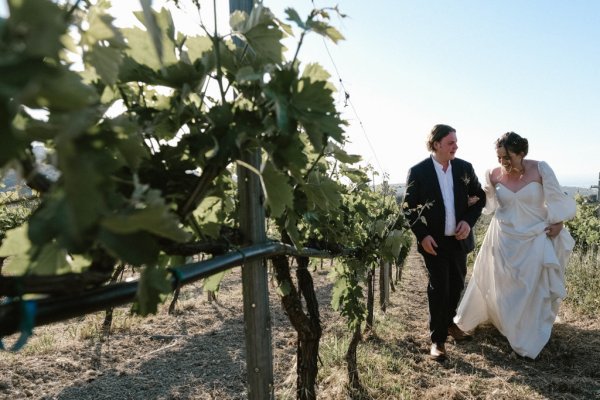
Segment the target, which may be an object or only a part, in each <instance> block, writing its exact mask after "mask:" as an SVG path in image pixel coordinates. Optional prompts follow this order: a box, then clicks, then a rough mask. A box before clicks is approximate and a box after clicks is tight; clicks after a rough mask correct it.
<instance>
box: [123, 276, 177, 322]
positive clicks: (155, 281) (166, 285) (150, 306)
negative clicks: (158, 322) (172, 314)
mask: <svg viewBox="0 0 600 400" xmlns="http://www.w3.org/2000/svg"><path fill="white" fill-rule="evenodd" d="M171 290H172V289H171V281H170V280H169V277H168V272H167V270H166V269H165V268H161V267H159V266H157V265H149V266H146V267H145V268H144V269H143V270H142V273H141V275H140V281H139V286H138V291H137V296H136V302H135V303H134V305H133V307H132V310H133V312H135V313H136V314H139V315H142V316H146V315H148V314H156V312H157V311H158V304H160V303H162V302H163V301H164V299H165V298H166V295H167V294H169V293H171Z"/></svg>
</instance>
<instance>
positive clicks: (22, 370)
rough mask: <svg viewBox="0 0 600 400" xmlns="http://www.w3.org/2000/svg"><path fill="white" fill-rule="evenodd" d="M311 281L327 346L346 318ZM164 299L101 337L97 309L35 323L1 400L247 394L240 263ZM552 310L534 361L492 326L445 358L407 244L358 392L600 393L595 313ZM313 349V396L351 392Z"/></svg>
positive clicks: (280, 332)
mask: <svg viewBox="0 0 600 400" xmlns="http://www.w3.org/2000/svg"><path fill="white" fill-rule="evenodd" d="M325 264H326V265H328V264H329V261H325ZM313 279H314V281H315V286H316V289H317V292H318V297H319V300H320V305H321V319H322V325H323V330H324V336H323V338H322V340H321V343H322V345H321V348H322V351H325V350H326V349H327V351H331V347H332V346H333V344H335V343H338V344H339V343H347V341H346V342H344V341H343V338H344V337H346V339H347V335H348V334H347V333H345V332H347V331H346V329H345V321H344V320H343V319H342V318H341V317H340V316H339V315H338V313H337V312H335V311H333V310H332V309H331V306H330V293H331V282H330V280H329V278H328V268H327V267H325V268H324V269H321V268H320V267H319V268H316V270H315V271H314V273H313ZM271 292H272V293H271V295H270V299H271V312H272V319H273V353H274V371H275V390H276V396H277V398H283V399H293V398H295V333H294V332H293V329H292V328H291V325H290V324H289V322H288V320H287V317H286V316H285V315H284V313H283V312H282V310H281V306H280V303H279V299H278V296H277V294H276V290H274V289H273V290H272V291H271ZM376 300H377V299H376ZM167 306H168V304H166V305H165V306H163V307H162V308H161V309H160V311H159V313H158V314H157V315H155V316H151V317H148V318H144V319H142V318H138V317H132V316H130V315H129V313H128V309H127V308H122V309H119V310H117V312H116V315H115V320H114V322H113V332H112V334H111V336H110V337H109V338H108V339H107V340H100V337H101V335H100V334H99V331H100V329H101V325H102V321H103V318H104V314H103V313H98V314H94V315H88V316H86V317H81V318H78V319H73V320H69V321H66V322H64V323H59V324H53V325H50V326H46V327H38V328H36V329H35V335H34V337H32V338H31V339H30V342H29V343H28V345H27V347H26V348H25V349H24V350H22V351H21V352H19V353H7V352H2V353H0V399H3V400H4V399H6V400H9V399H10V400H18V399H46V400H50V399H57V400H58V399H60V400H88V399H89V400H103V399H111V400H112V399H135V400H138V399H139V400H142V399H143V400H147V399H219V400H227V399H246V398H247V395H246V388H245V384H246V379H245V376H246V371H245V362H244V347H245V345H244V322H243V316H242V293H241V285H240V272H239V269H236V270H233V271H232V272H231V273H229V274H228V275H227V276H226V278H225V280H224V282H223V283H222V287H221V290H220V292H219V293H218V299H217V301H216V302H215V301H213V302H209V301H208V300H207V295H206V293H203V290H202V288H201V286H200V285H191V286H186V287H184V288H183V290H182V294H181V296H180V301H179V302H178V306H177V312H176V313H175V315H168V313H167ZM559 317H560V321H558V322H557V323H556V324H555V327H554V331H553V334H552V338H551V340H550V342H549V343H548V345H547V346H546V347H545V349H544V350H543V351H542V353H541V354H540V356H539V357H538V358H537V359H536V360H535V361H534V360H529V359H524V358H520V357H517V356H516V355H515V354H514V353H513V352H512V351H511V349H510V346H509V345H508V342H507V341H506V339H505V338H504V337H502V336H501V335H500V334H499V333H498V332H497V331H496V329H495V328H493V327H492V326H483V327H480V328H478V329H477V330H476V331H475V332H474V334H475V337H474V340H472V341H470V342H466V343H460V344H458V343H453V342H449V343H448V345H447V350H448V352H449V359H448V360H447V361H446V362H444V363H438V362H435V361H432V360H430V358H429V356H428V350H429V341H428V329H427V318H428V314H427V300H426V273H425V270H424V267H423V264H422V261H421V258H420V256H419V255H418V254H417V253H416V252H414V249H413V251H412V252H411V254H410V255H409V258H408V259H407V262H406V265H405V268H404V271H403V277H402V280H401V282H400V283H399V284H398V285H397V287H396V291H395V292H393V293H392V296H391V304H390V305H389V306H388V308H387V311H386V313H385V314H384V313H382V312H379V311H378V312H377V313H376V316H375V335H373V336H371V337H370V338H366V340H365V341H364V342H363V343H361V344H360V345H359V350H360V348H361V347H362V348H363V350H362V351H359V369H360V371H359V373H360V374H361V379H363V378H362V377H364V379H363V383H364V384H365V386H366V391H365V394H363V398H364V397H366V398H373V399H381V400H387V399H400V398H403V399H438V398H440V399H441V398H444V399H448V398H449V399H531V398H533V399H600V318H598V317H596V318H592V319H590V318H584V317H581V316H579V315H577V314H575V313H573V312H572V311H571V310H570V309H569V308H568V307H567V306H565V305H563V306H562V308H561V312H560V315H559ZM378 326H380V327H381V328H378ZM14 340H15V337H9V338H5V341H6V342H7V343H8V344H10V343H11V341H14ZM340 347H342V346H340ZM343 347H344V348H341V349H339V352H342V353H343V352H344V351H345V345H344V346H343ZM365 349H366V350H365ZM379 354H388V355H391V356H389V357H388V361H389V360H390V359H392V360H393V361H394V362H395V363H396V364H394V365H395V366H393V367H392V366H389V365H385V366H383V367H382V369H381V370H378V372H377V373H376V374H373V373H372V372H369V371H370V369H371V367H373V365H369V360H370V359H375V356H376V355H379ZM321 358H322V360H323V363H324V364H323V365H322V366H321V373H320V375H319V387H318V398H319V399H348V398H351V396H349V395H348V391H347V389H346V372H345V368H346V367H345V365H343V362H339V359H342V360H343V354H342V356H341V357H338V360H337V361H334V360H333V359H334V358H332V357H325V356H322V357H321ZM323 371H325V372H323ZM373 375H377V376H375V377H373ZM374 379H375V380H374ZM375 381H377V382H378V383H377V384H376V385H374V384H372V382H375ZM369 385H370V386H369ZM355 397H356V396H355Z"/></svg>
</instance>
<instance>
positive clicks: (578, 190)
mask: <svg viewBox="0 0 600 400" xmlns="http://www.w3.org/2000/svg"><path fill="white" fill-rule="evenodd" d="M390 189H391V190H393V191H394V192H395V193H396V197H397V198H399V199H401V198H402V197H403V196H404V191H405V190H406V184H405V183H391V184H390ZM562 189H563V191H564V192H565V193H566V194H567V195H568V196H571V197H575V196H576V195H578V194H579V195H581V196H583V197H587V198H589V199H590V200H592V201H596V200H597V196H598V189H591V188H583V187H576V186H562Z"/></svg>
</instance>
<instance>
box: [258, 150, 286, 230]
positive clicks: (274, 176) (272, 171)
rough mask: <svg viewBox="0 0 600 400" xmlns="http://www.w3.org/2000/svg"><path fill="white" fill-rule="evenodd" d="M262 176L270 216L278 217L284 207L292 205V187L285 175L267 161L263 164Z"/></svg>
mask: <svg viewBox="0 0 600 400" xmlns="http://www.w3.org/2000/svg"><path fill="white" fill-rule="evenodd" d="M262 177H263V181H264V184H265V189H266V192H267V193H265V200H266V203H267V205H268V206H269V209H270V210H271V216H272V217H273V218H278V217H280V216H281V215H282V214H283V212H284V211H285V209H286V208H288V207H289V208H292V206H293V200H294V196H293V194H292V187H291V186H290V184H289V183H288V178H287V176H286V175H284V174H283V173H281V172H280V171H278V170H277V169H276V168H275V167H274V166H273V164H272V163H271V162H269V161H267V162H266V163H265V165H264V168H263V170H262Z"/></svg>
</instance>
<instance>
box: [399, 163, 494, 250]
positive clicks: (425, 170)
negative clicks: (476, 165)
mask: <svg viewBox="0 0 600 400" xmlns="http://www.w3.org/2000/svg"><path fill="white" fill-rule="evenodd" d="M451 164H452V178H453V184H454V210H455V213H454V214H455V215H456V223H458V222H459V221H465V222H467V223H468V224H469V225H470V226H471V228H472V227H473V225H475V222H477V219H478V218H479V216H480V215H481V210H482V209H483V206H484V205H485V192H484V191H483V189H482V188H481V184H480V183H479V180H478V179H477V175H475V171H474V170H473V166H472V165H471V164H470V163H469V162H467V161H464V160H461V159H459V158H455V159H454V160H452V161H451ZM406 184H407V187H406V192H405V193H404V206H405V207H406V209H407V216H408V221H409V223H410V225H411V230H412V231H413V233H414V234H415V236H416V237H417V240H418V241H419V251H421V252H422V251H423V248H422V247H421V244H420V243H421V240H423V238H424V237H425V236H427V235H431V236H432V237H433V238H434V240H435V241H436V242H438V243H439V241H440V240H441V238H442V237H443V236H444V227H445V222H446V211H445V209H444V200H443V197H442V190H441V188H440V184H439V181H438V178H437V175H436V172H435V167H434V165H433V160H432V158H431V157H429V158H427V159H425V160H423V161H421V162H420V163H418V164H417V165H415V166H413V167H412V168H411V169H410V170H409V171H408V178H407V179H406ZM469 196H477V197H479V200H478V201H477V203H476V204H474V205H472V206H471V207H469V205H468V197H469ZM419 206H421V207H419ZM462 242H463V243H462V244H463V248H464V250H465V251H467V252H469V251H471V250H473V248H472V247H473V245H474V239H473V232H472V231H471V233H470V235H469V238H468V239H466V240H465V241H462Z"/></svg>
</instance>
